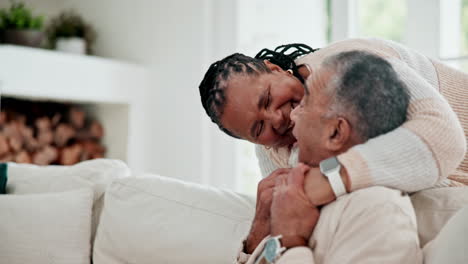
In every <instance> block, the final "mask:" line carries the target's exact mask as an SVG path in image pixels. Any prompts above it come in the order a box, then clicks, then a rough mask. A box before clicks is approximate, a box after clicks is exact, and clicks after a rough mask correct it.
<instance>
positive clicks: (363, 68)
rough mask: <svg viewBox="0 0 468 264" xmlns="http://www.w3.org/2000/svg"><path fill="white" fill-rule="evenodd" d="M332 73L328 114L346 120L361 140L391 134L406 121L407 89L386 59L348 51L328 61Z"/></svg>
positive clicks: (327, 64)
mask: <svg viewBox="0 0 468 264" xmlns="http://www.w3.org/2000/svg"><path fill="white" fill-rule="evenodd" d="M323 66H324V67H326V68H328V69H330V70H332V71H334V73H335V74H334V77H332V79H331V81H330V82H329V83H328V84H327V90H328V91H329V92H330V93H331V96H332V98H333V99H332V101H331V102H330V113H329V114H328V116H330V115H334V116H336V115H340V116H343V117H345V118H347V119H348V120H349V121H350V122H351V125H352V126H353V128H354V129H355V131H356V132H357V133H358V135H359V136H360V137H361V139H362V140H368V139H370V138H373V137H376V136H378V135H381V134H384V133H387V132H390V131H391V130H393V129H395V128H397V127H399V126H400V125H401V124H403V122H405V121H406V112H407V109H408V104H409V100H410V95H409V91H408V87H407V86H406V85H405V83H403V82H402V81H401V80H400V79H399V78H398V76H397V73H396V72H395V70H394V69H393V67H392V65H391V64H390V63H389V62H387V61H386V60H385V59H383V58H381V57H378V56H376V55H373V54H371V53H368V52H364V51H347V52H342V53H339V54H337V55H334V56H331V57H329V58H327V59H326V60H325V61H324V62H323Z"/></svg>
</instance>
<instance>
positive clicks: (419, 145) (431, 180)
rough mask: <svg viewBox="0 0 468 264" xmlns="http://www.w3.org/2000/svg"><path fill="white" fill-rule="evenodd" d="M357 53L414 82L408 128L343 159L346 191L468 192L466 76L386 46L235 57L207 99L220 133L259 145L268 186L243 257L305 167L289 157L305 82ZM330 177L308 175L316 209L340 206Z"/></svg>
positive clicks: (369, 43) (218, 65)
mask: <svg viewBox="0 0 468 264" xmlns="http://www.w3.org/2000/svg"><path fill="white" fill-rule="evenodd" d="M353 50H360V51H365V52H369V53H371V54H374V55H377V56H379V57H381V58H384V59H387V60H391V61H395V63H396V64H399V65H401V67H400V70H397V69H396V70H395V71H396V72H397V74H398V75H399V76H403V77H404V78H403V79H405V78H406V79H405V80H409V81H404V82H405V84H406V86H408V89H409V91H410V101H409V107H408V112H407V120H406V121H405V122H404V123H403V125H402V126H401V127H399V128H397V129H395V130H393V131H391V132H389V133H386V134H384V135H382V136H379V137H376V138H374V139H372V140H369V141H367V142H365V143H363V144H360V145H357V146H354V147H352V148H350V149H349V150H347V151H346V152H344V153H342V154H339V155H337V156H336V160H337V161H338V162H339V164H340V165H341V170H340V176H341V178H342V181H343V183H344V185H345V188H346V191H347V192H353V191H356V190H359V189H363V188H367V187H371V186H384V187H389V188H393V189H397V190H402V191H405V192H415V191H419V190H423V189H426V188H430V187H434V186H461V185H463V184H466V183H468V158H467V157H465V152H466V138H465V135H464V131H463V130H465V133H466V134H468V104H467V103H466V102H468V93H467V92H466V91H463V89H464V87H467V86H468V75H467V74H464V73H462V72H460V71H457V70H455V69H452V68H450V67H448V66H446V65H444V64H442V63H440V62H438V61H436V60H433V59H430V58H427V57H425V56H423V55H421V54H419V53H417V52H415V51H413V50H410V49H408V48H406V47H404V46H402V45H400V44H397V43H395V42H391V41H386V40H381V39H348V40H344V41H340V42H336V43H333V44H331V45H329V46H327V47H324V48H321V49H320V50H316V49H312V48H310V47H308V46H306V45H303V44H291V45H284V46H280V47H278V48H277V49H275V50H267V49H264V50H262V51H261V52H260V53H259V54H257V56H256V57H255V58H252V57H248V56H245V55H242V54H238V53H236V54H233V55H231V56H228V57H226V58H224V59H223V60H220V61H217V62H215V63H213V64H212V65H211V66H210V68H209V69H208V71H207V73H206V74H205V77H204V79H203V81H202V82H201V84H200V86H199V90H200V95H201V100H202V104H203V107H204V109H205V111H206V113H207V114H208V116H210V118H211V120H212V121H213V122H214V123H216V124H217V125H218V126H219V128H220V129H221V130H223V131H224V132H226V133H227V134H229V135H231V136H233V137H236V138H240V139H244V140H248V141H251V142H252V143H255V144H257V146H256V153H257V157H258V159H259V164H260V168H261V171H262V174H263V177H264V179H263V180H262V181H261V182H260V184H259V187H258V192H257V208H256V215H255V218H254V222H253V224H252V228H251V231H250V234H249V236H248V237H247V240H246V242H245V245H244V246H245V247H244V251H245V253H252V252H253V250H254V249H255V248H256V247H257V245H258V244H259V243H260V241H261V240H262V239H263V238H264V237H265V236H267V235H268V234H270V233H269V232H270V229H269V228H270V226H269V209H270V206H271V196H272V193H273V188H274V186H275V178H277V177H280V175H283V174H284V173H286V172H288V171H289V170H288V168H291V167H292V166H294V165H295V163H294V162H293V161H294V160H297V157H295V156H294V154H292V155H291V153H294V152H293V151H292V149H293V145H294V143H295V141H296V140H295V138H294V136H293V135H292V129H293V127H294V122H292V121H291V118H290V113H291V112H292V110H293V109H294V108H295V107H296V106H297V105H298V104H299V103H300V101H301V99H302V97H303V96H304V85H303V84H304V80H306V79H307V78H308V77H309V75H311V74H312V73H313V72H314V70H315V69H317V68H319V66H320V65H321V63H322V62H323V61H324V60H325V58H327V57H329V56H332V55H335V54H338V53H341V52H345V51H353ZM408 76H409V77H408ZM407 77H408V78H407ZM437 91H438V92H437ZM439 93H440V94H439ZM312 96H313V95H312ZM442 96H443V97H442ZM444 97H445V98H444ZM457 115H458V117H457ZM460 121H461V122H460ZM460 162H461V164H460ZM459 165H460V166H459ZM322 178H323V175H322V173H321V172H320V170H319V169H318V168H310V169H309V170H308V172H307V175H306V178H305V182H304V190H305V192H306V194H307V197H308V198H309V199H310V200H311V201H312V202H313V204H314V205H315V206H320V205H324V204H327V203H330V202H331V201H333V200H335V199H336V197H335V194H334V192H333V190H332V188H331V186H330V184H329V183H327V182H326V181H325V182H324V181H323V180H322Z"/></svg>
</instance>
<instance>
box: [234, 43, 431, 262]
mask: <svg viewBox="0 0 468 264" xmlns="http://www.w3.org/2000/svg"><path fill="white" fill-rule="evenodd" d="M402 67H403V68H402ZM402 71H411V69H409V68H404V66H403V65H400V64H398V63H397V62H392V64H391V63H389V62H387V61H386V60H384V59H382V58H380V57H378V56H375V55H372V54H369V53H366V52H362V51H350V52H343V53H339V54H337V55H335V56H332V57H329V58H327V59H326V60H325V61H324V62H323V63H322V65H321V67H319V68H317V69H316V70H315V71H314V72H313V74H312V76H311V77H310V78H309V79H308V80H307V82H306V85H305V96H304V98H303V100H302V102H301V105H300V106H299V107H297V108H296V109H295V110H294V111H293V112H292V113H291V119H292V120H293V121H294V122H295V127H294V132H293V133H294V136H295V137H296V138H297V141H298V145H299V160H300V161H302V162H305V163H307V164H308V165H310V166H317V165H318V164H319V163H320V166H321V170H322V172H323V173H324V174H325V175H326V176H327V177H328V179H327V177H325V176H322V175H320V177H309V176H308V177H307V178H306V177H305V175H306V174H307V172H308V170H309V167H308V166H306V165H304V164H300V165H299V166H297V167H296V168H294V169H292V171H290V172H289V173H285V172H286V171H284V170H283V171H279V172H278V173H277V175H275V176H274V177H272V178H271V179H269V181H270V182H269V183H268V184H269V185H270V186H271V185H273V184H274V189H273V190H274V194H273V199H272V202H271V207H270V208H268V209H269V213H270V214H269V215H268V217H269V218H270V222H269V223H270V226H268V227H264V228H268V229H269V234H270V235H269V236H268V237H266V238H265V239H263V241H262V242H261V243H260V244H259V245H258V246H257V247H256V249H255V250H254V252H253V253H252V255H251V256H248V255H242V254H241V255H240V257H239V259H238V260H239V262H247V263H273V262H275V263H317V264H320V263H360V264H362V263H422V253H421V250H420V246H419V241H418V236H417V227H416V219H415V215H414V210H413V208H412V205H411V202H410V200H409V197H408V196H407V195H404V194H402V193H401V192H400V191H397V190H391V189H387V188H384V187H373V188H368V189H363V190H359V191H355V192H353V193H350V194H345V195H341V196H340V195H336V196H337V197H338V196H340V197H339V198H338V199H337V200H336V201H334V202H332V203H330V204H328V205H326V206H324V207H323V208H321V210H320V212H319V210H318V209H317V208H316V206H315V204H323V201H319V202H318V203H315V201H314V200H313V198H314V197H315V196H314V195H313V193H312V194H310V193H307V194H306V193H305V192H304V185H306V186H309V187H310V186H311V185H314V184H316V185H319V186H324V185H323V184H319V183H320V181H329V182H330V184H328V185H326V186H330V188H332V189H333V191H334V192H335V194H337V192H341V193H345V192H346V188H345V186H344V185H346V182H345V183H344V184H343V183H341V182H340V181H338V182H337V181H336V179H332V178H331V176H330V175H331V174H333V173H334V170H335V171H336V170H338V171H339V169H340V167H339V163H337V162H336V160H333V159H334V158H330V157H333V156H336V155H338V154H339V153H342V152H344V151H346V150H347V149H349V148H350V147H352V146H354V145H357V144H360V143H363V142H365V141H367V140H368V139H371V138H373V137H376V136H378V135H381V134H383V133H387V132H389V131H391V130H393V129H395V128H397V127H398V126H400V125H401V124H402V123H403V122H404V121H405V119H406V111H407V107H408V102H409V92H408V90H407V87H406V85H405V82H406V81H407V80H400V78H399V77H398V75H397V72H398V73H400V72H402ZM324 160H325V161H326V162H321V161H324ZM329 173H330V175H329ZM272 181H274V183H272ZM267 182H268V181H267ZM264 184H265V183H264ZM307 189H308V190H310V189H313V188H307ZM317 191H318V192H319V191H320V190H317ZM257 210H258V209H257ZM319 214H320V217H319Z"/></svg>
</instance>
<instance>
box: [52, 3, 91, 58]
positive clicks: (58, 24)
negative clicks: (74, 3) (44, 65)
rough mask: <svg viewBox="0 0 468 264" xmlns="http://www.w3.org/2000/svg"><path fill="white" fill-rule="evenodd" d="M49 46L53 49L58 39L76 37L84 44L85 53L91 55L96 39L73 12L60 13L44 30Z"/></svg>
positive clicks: (85, 24)
mask: <svg viewBox="0 0 468 264" xmlns="http://www.w3.org/2000/svg"><path fill="white" fill-rule="evenodd" d="M46 34H47V37H48V39H49V46H50V47H51V48H55V43H56V41H57V39H58V38H70V37H78V38H82V39H84V40H85V42H86V49H87V53H91V48H92V44H93V43H94V40H95V39H96V32H95V31H94V29H93V28H92V27H91V25H89V24H88V23H86V22H85V21H84V20H83V18H82V17H81V16H80V15H78V14H77V13H76V12H75V11H73V10H69V11H65V12H62V13H61V14H59V15H58V16H56V17H54V18H52V19H51V21H50V23H49V25H48V26H47V29H46Z"/></svg>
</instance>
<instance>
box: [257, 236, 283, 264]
mask: <svg viewBox="0 0 468 264" xmlns="http://www.w3.org/2000/svg"><path fill="white" fill-rule="evenodd" d="M281 238H282V236H281V235H279V236H274V237H270V238H268V240H267V242H266V244H265V247H264V248H263V251H262V254H260V256H259V257H258V258H257V260H256V261H255V264H271V263H275V261H276V260H277V259H278V258H279V257H280V256H281V253H283V252H284V251H285V250H286V248H285V247H282V246H281V241H280V239H281Z"/></svg>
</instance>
